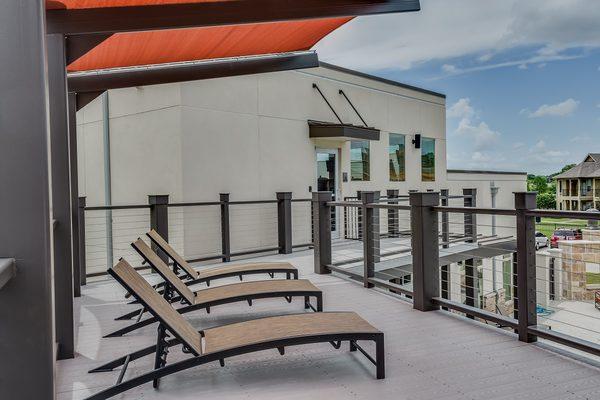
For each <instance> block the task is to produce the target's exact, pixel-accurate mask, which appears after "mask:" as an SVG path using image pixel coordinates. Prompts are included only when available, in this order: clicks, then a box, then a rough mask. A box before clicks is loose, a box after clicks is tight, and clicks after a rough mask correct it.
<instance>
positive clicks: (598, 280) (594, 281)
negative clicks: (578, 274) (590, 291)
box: [586, 272, 600, 285]
mask: <svg viewBox="0 0 600 400" xmlns="http://www.w3.org/2000/svg"><path fill="white" fill-rule="evenodd" d="M586 275H587V278H586V281H587V284H588V285H600V274H599V273H596V272H586Z"/></svg>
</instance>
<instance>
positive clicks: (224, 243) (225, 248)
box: [219, 193, 231, 262]
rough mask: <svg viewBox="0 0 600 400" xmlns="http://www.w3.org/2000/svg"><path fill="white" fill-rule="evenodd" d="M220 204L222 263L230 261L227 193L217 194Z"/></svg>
mask: <svg viewBox="0 0 600 400" xmlns="http://www.w3.org/2000/svg"><path fill="white" fill-rule="evenodd" d="M219 201H220V202H221V254H223V258H221V260H222V261H223V262H229V261H231V233H230V227H229V193H221V194H219Z"/></svg>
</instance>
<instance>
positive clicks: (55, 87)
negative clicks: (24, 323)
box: [46, 34, 75, 360]
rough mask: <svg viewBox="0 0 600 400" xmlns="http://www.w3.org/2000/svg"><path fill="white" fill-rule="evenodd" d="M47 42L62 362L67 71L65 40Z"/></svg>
mask: <svg viewBox="0 0 600 400" xmlns="http://www.w3.org/2000/svg"><path fill="white" fill-rule="evenodd" d="M46 41H47V43H48V52H47V54H48V57H47V59H48V94H49V98H50V101H49V105H50V139H51V146H50V154H51V157H50V160H51V174H52V218H53V221H54V246H53V250H54V251H53V256H54V321H55V331H56V332H55V333H56V343H57V344H58V347H57V358H58V359H59V360H64V359H67V358H73V357H74V355H75V332H74V327H73V259H72V252H71V245H72V235H71V227H72V226H71V188H70V182H69V176H70V170H69V124H68V112H67V111H68V106H67V77H66V74H67V72H66V71H67V70H66V64H65V60H66V53H65V38H64V36H63V35H56V34H55V35H48V36H47V37H46Z"/></svg>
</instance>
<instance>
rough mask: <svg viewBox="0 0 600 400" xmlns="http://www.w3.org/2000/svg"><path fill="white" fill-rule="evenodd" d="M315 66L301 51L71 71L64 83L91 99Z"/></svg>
mask: <svg viewBox="0 0 600 400" xmlns="http://www.w3.org/2000/svg"><path fill="white" fill-rule="evenodd" d="M203 4H206V3H203ZM318 66H319V58H318V56H317V54H316V53H315V52H301V53H286V54H269V55H265V56H253V57H244V58H235V59H231V58H228V59H221V60H205V61H201V62H189V63H176V64H158V65H151V66H140V67H133V68H115V69H107V70H100V71H92V72H73V73H70V74H69V75H68V81H69V91H70V92H76V93H77V94H78V96H79V95H81V94H82V93H85V92H94V97H93V98H95V97H96V96H97V94H96V93H98V92H102V91H104V90H108V89H119V88H126V87H133V86H146V85H158V84H164V83H175V82H187V81H195V80H200V79H213V78H223V77H228V76H237V75H251V74H259V73H265V72H277V71H288V70H297V69H303V68H314V67H318ZM83 105H85V104H83Z"/></svg>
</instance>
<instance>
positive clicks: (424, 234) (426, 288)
mask: <svg viewBox="0 0 600 400" xmlns="http://www.w3.org/2000/svg"><path fill="white" fill-rule="evenodd" d="M409 201H410V226H411V246H412V258H413V278H412V280H413V308H415V309H416V310H420V311H432V310H437V309H439V307H438V306H436V305H434V304H433V301H432V298H434V297H437V296H439V293H440V273H439V237H438V235H439V226H438V213H437V211H434V210H433V209H432V207H433V206H437V205H439V201H440V195H439V193H435V192H427V193H423V192H421V193H415V192H412V193H410V195H409Z"/></svg>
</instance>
